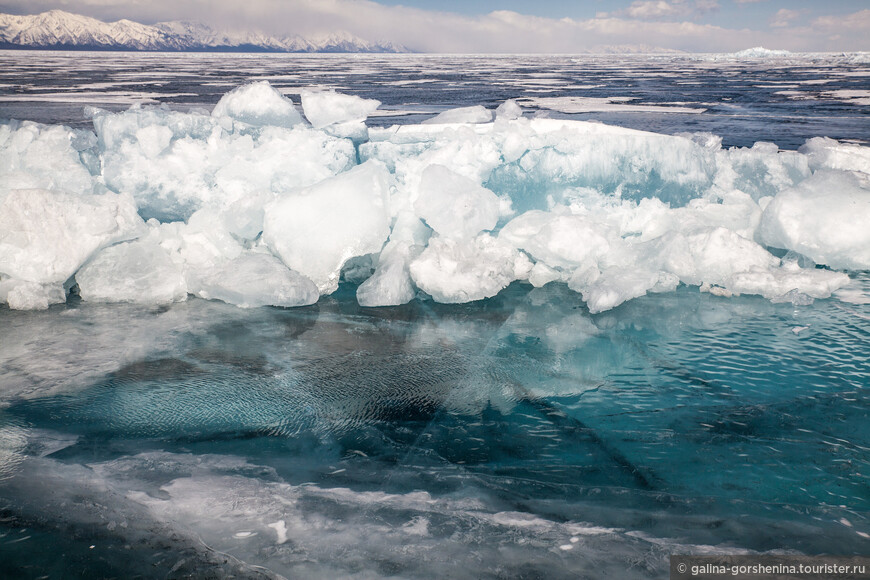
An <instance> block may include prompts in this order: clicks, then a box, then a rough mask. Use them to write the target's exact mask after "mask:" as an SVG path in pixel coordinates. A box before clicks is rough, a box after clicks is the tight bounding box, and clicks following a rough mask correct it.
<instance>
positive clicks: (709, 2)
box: [612, 0, 719, 20]
mask: <svg viewBox="0 0 870 580" xmlns="http://www.w3.org/2000/svg"><path fill="white" fill-rule="evenodd" d="M718 9H719V1H718V0H694V2H689V1H688V0H635V1H634V2H632V3H631V5H630V6H629V7H628V8H625V9H623V10H619V11H616V12H614V13H612V16H616V17H626V18H631V19H634V20H665V19H667V20H672V19H678V18H697V17H699V16H701V15H703V14H707V13H709V12H715V11H716V10H718Z"/></svg>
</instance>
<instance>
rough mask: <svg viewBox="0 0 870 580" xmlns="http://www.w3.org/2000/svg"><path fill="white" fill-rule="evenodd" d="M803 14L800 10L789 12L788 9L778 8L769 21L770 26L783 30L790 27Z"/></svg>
mask: <svg viewBox="0 0 870 580" xmlns="http://www.w3.org/2000/svg"><path fill="white" fill-rule="evenodd" d="M803 13H804V12H803V11H802V10H789V9H788V8H780V9H779V10H778V11H777V13H776V14H774V15H773V18H771V19H770V25H771V26H773V27H774V28H783V27H786V26H791V24H792V22H794V20H796V19H797V18H799V17H800V16H801V15H802V14H803Z"/></svg>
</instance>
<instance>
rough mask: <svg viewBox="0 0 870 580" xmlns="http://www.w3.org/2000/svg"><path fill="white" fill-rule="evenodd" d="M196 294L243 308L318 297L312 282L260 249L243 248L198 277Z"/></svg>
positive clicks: (298, 302) (311, 301)
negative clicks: (241, 252)
mask: <svg viewBox="0 0 870 580" xmlns="http://www.w3.org/2000/svg"><path fill="white" fill-rule="evenodd" d="M197 295H198V296H200V297H201V298H205V299H216V300H222V301H224V302H227V303H229V304H235V305H236V306H240V307H242V308H253V307H257V306H284V307H294V306H306V305H308V304H314V303H315V302H317V299H318V298H319V297H320V293H319V292H318V291H317V286H315V285H314V282H312V281H311V280H309V279H308V278H306V277H305V276H303V275H301V274H299V273H298V272H294V271H293V270H289V269H288V268H287V267H286V266H285V265H284V264H283V263H282V262H281V260H279V259H278V258H276V257H275V256H272V255H271V254H266V253H260V252H244V253H243V254H240V255H239V256H238V257H237V258H235V259H233V260H228V261H226V262H224V263H223V264H222V265H220V266H218V267H216V268H214V269H213V270H212V271H211V272H209V273H208V274H207V275H205V276H204V277H202V278H201V279H200V285H199V290H198V292H197Z"/></svg>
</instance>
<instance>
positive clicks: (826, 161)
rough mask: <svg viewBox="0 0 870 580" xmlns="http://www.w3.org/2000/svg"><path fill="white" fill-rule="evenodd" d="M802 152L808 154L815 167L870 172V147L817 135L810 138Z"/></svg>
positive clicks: (811, 164) (810, 162)
mask: <svg viewBox="0 0 870 580" xmlns="http://www.w3.org/2000/svg"><path fill="white" fill-rule="evenodd" d="M800 152H801V153H803V154H805V155H806V156H807V158H808V159H809V164H810V167H812V168H813V169H841V170H844V171H860V172H862V173H867V174H870V147H862V146H861V145H852V144H848V143H839V142H837V141H835V140H833V139H829V138H827V137H815V138H813V139H810V140H808V141H807V142H806V143H805V144H804V145H803V147H801V148H800Z"/></svg>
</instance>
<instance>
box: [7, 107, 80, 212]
mask: <svg viewBox="0 0 870 580" xmlns="http://www.w3.org/2000/svg"><path fill="white" fill-rule="evenodd" d="M95 145H96V138H95V136H94V134H93V133H91V132H88V131H76V130H73V129H68V128H66V127H61V126H45V125H39V124H37V123H32V122H29V121H26V122H24V123H20V124H19V123H17V122H13V123H11V124H2V125H0V198H2V196H3V195H4V193H5V192H8V191H10V190H12V189H50V190H64V191H68V192H70V193H79V194H87V193H92V192H93V189H94V179H93V177H92V176H91V173H90V171H89V170H88V167H87V166H86V165H85V164H84V163H83V157H86V156H87V155H89V154H90V156H91V157H93V153H92V152H90V153H89V151H88V150H89V149H90V148H92V147H94V146H95Z"/></svg>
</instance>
